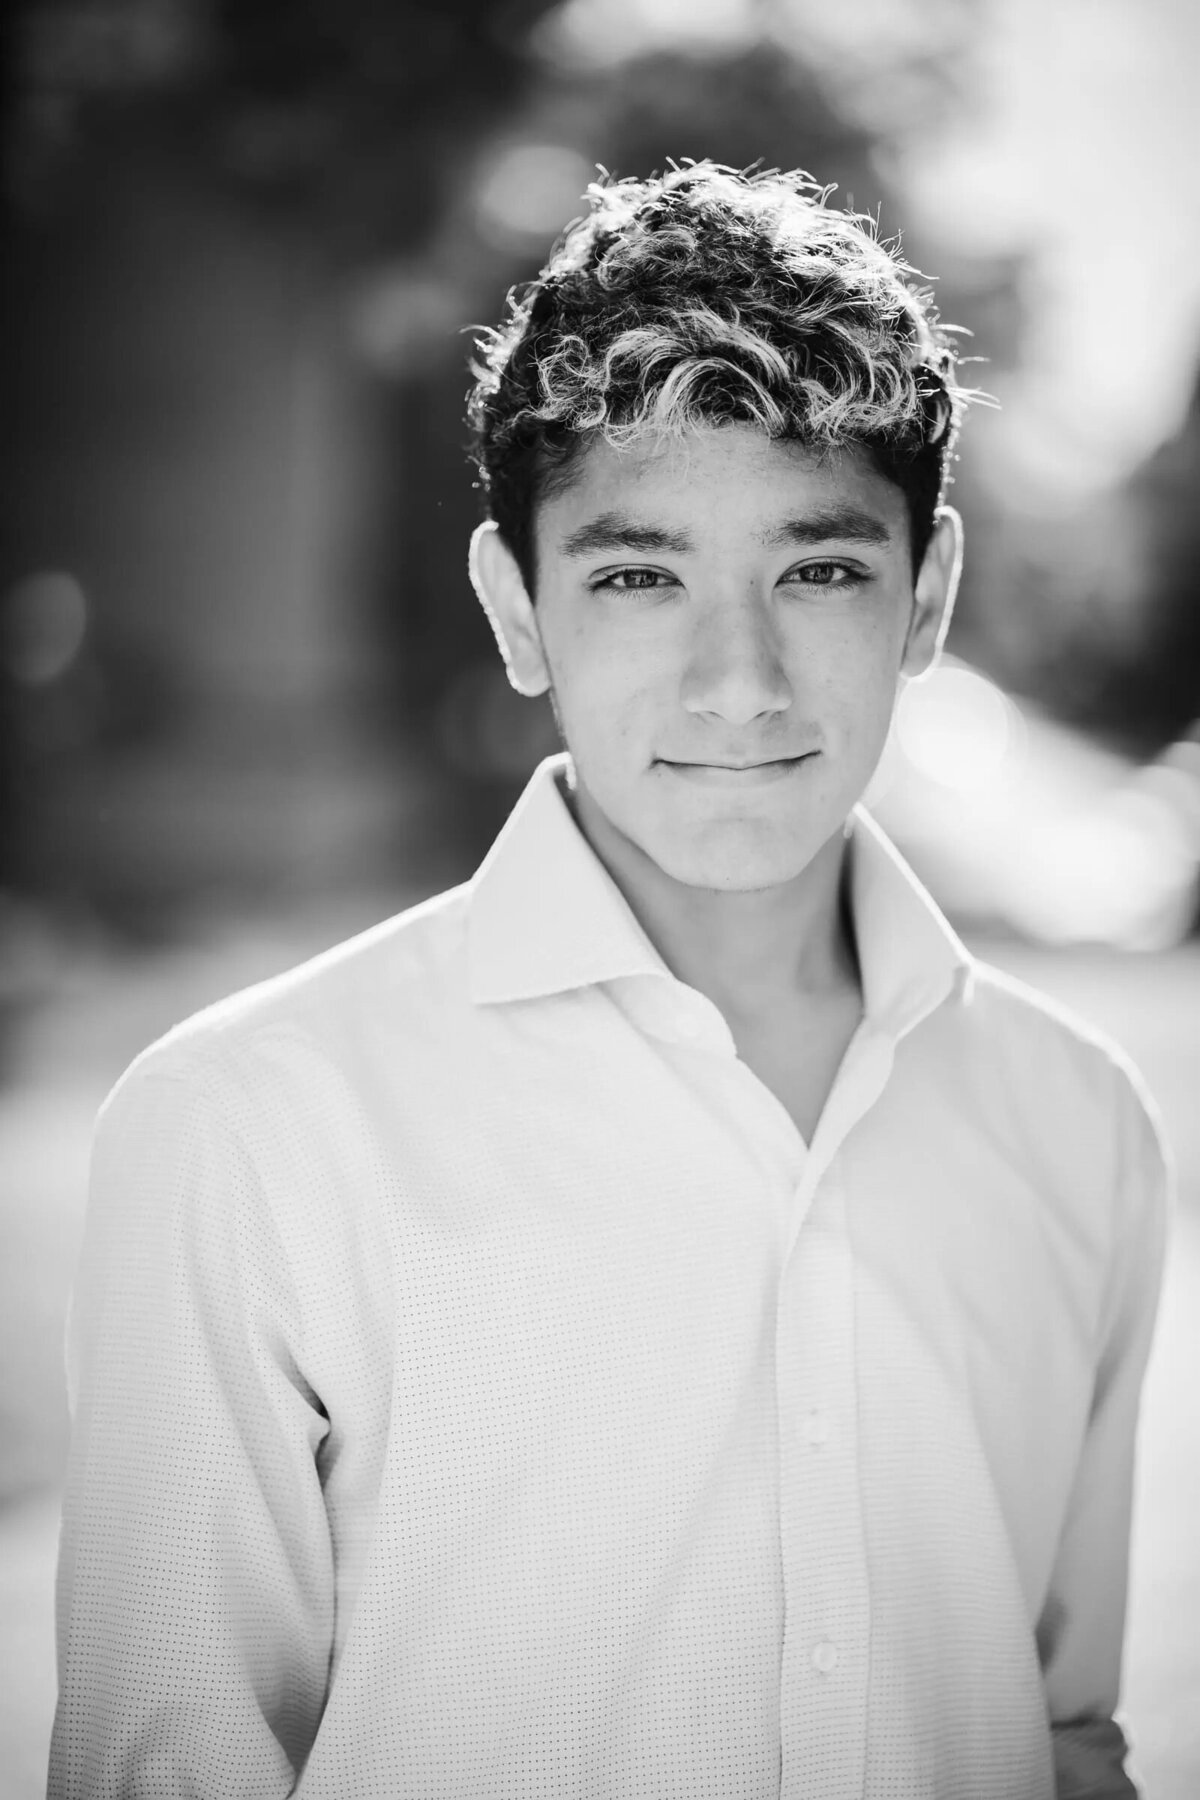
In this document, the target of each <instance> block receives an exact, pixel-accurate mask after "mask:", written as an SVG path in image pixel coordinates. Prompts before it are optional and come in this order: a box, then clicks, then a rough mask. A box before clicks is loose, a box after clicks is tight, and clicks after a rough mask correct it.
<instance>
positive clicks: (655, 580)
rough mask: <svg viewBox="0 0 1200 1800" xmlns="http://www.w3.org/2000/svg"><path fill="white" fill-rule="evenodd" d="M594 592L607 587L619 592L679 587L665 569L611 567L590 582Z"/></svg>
mask: <svg viewBox="0 0 1200 1800" xmlns="http://www.w3.org/2000/svg"><path fill="white" fill-rule="evenodd" d="M589 586H590V587H591V590H592V592H593V594H598V593H600V592H601V591H602V590H603V589H605V588H607V589H609V590H610V591H611V592H613V593H618V594H639V593H640V594H650V593H654V592H655V590H656V589H658V588H666V587H678V586H679V583H678V582H677V581H676V579H675V577H674V576H673V575H668V574H667V573H666V571H665V570H663V569H644V568H633V569H610V570H609V571H608V572H607V574H604V575H600V576H598V577H597V578H596V579H595V580H594V581H592V582H590V583H589Z"/></svg>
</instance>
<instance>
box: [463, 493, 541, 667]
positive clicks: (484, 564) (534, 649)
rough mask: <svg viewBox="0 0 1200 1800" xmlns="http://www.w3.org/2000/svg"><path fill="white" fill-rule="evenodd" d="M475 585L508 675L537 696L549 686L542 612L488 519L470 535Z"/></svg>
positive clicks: (469, 564) (502, 540)
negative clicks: (540, 623) (539, 615)
mask: <svg viewBox="0 0 1200 1800" xmlns="http://www.w3.org/2000/svg"><path fill="white" fill-rule="evenodd" d="M467 567H468V569H469V570H470V574H471V586H472V587H473V588H474V589H475V592H476V595H477V596H478V599H479V604H480V606H482V608H483V610H484V612H485V613H486V614H487V617H488V623H489V624H490V625H491V628H492V631H493V633H494V634H495V638H496V643H497V644H498V645H499V648H500V654H501V656H502V657H503V658H504V667H505V668H506V669H507V671H508V679H509V681H510V682H511V683H512V685H513V687H515V688H516V690H517V692H518V694H525V695H528V696H529V697H531V698H532V696H533V695H535V694H544V693H545V692H546V690H547V688H548V687H549V686H550V670H549V667H548V666H547V663H546V655H545V651H544V650H543V649H542V637H541V633H540V631H539V630H538V623H537V614H536V613H535V611H534V606H533V601H532V600H531V599H530V597H529V594H528V592H527V591H526V587H525V582H524V580H523V578H522V576H521V571H520V569H519V568H518V567H517V561H516V558H515V557H514V555H513V553H512V551H511V550H510V549H509V547H508V545H507V544H506V543H505V542H504V539H503V538H502V537H501V536H500V533H499V531H498V530H497V529H496V525H495V522H494V521H493V520H491V519H487V520H485V522H484V523H483V524H482V525H477V526H476V528H475V530H474V532H473V533H472V536H471V549H470V552H469V555H468V558H467Z"/></svg>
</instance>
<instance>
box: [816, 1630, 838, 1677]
mask: <svg viewBox="0 0 1200 1800" xmlns="http://www.w3.org/2000/svg"><path fill="white" fill-rule="evenodd" d="M812 1666H813V1668H814V1669H815V1670H816V1671H817V1673H818V1675H832V1674H833V1671H834V1670H835V1669H836V1668H837V1666H838V1649H837V1645H836V1644H831V1643H830V1642H829V1639H828V1638H822V1639H821V1642H820V1643H819V1644H814V1645H813V1653H812Z"/></svg>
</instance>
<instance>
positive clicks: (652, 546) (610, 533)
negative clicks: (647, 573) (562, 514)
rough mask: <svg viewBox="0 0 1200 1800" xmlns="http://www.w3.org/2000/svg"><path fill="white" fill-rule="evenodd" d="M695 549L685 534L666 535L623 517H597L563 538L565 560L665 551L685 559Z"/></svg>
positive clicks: (658, 526) (670, 533)
mask: <svg viewBox="0 0 1200 1800" xmlns="http://www.w3.org/2000/svg"><path fill="white" fill-rule="evenodd" d="M695 548H696V546H695V544H694V543H693V542H692V540H691V538H690V537H689V536H688V534H687V532H686V531H667V530H664V528H663V527H662V526H660V525H643V524H639V523H638V521H637V520H636V519H630V518H626V517H625V515H624V514H622V513H616V512H606V513H600V514H599V515H598V517H596V518H594V519H591V520H589V522H588V523H587V524H586V525H581V526H579V528H578V530H576V531H572V532H570V533H569V534H568V536H566V537H565V538H564V539H563V541H562V545H561V549H562V553H563V555H564V556H592V555H594V554H595V552H596V551H597V550H641V551H647V552H648V551H652V550H666V551H669V552H670V553H671V554H672V555H674V556H686V555H687V554H688V553H689V551H692V550H694V549H695Z"/></svg>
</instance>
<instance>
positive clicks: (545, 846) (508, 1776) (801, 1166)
mask: <svg viewBox="0 0 1200 1800" xmlns="http://www.w3.org/2000/svg"><path fill="white" fill-rule="evenodd" d="M567 773H568V771H567V770H566V769H565V768H564V763H563V759H561V758H560V759H550V761H549V762H548V763H546V764H543V766H542V768H541V769H539V771H538V772H537V774H536V775H535V776H534V777H533V779H532V781H531V783H530V786H529V788H528V790H527V791H526V794H525V796H524V797H523V799H522V801H521V802H520V803H519V805H518V807H517V809H516V811H515V813H514V815H513V817H512V819H510V821H509V823H508V825H507V827H506V828H505V831H504V832H503V833H502V834H501V837H500V839H499V840H498V842H497V844H496V846H495V847H494V848H493V851H492V852H491V854H490V856H489V858H488V859H487V861H486V862H485V863H484V865H483V867H482V869H481V870H480V872H479V874H478V875H477V876H476V878H475V880H474V881H473V882H472V883H469V884H468V885H467V886H466V887H465V888H461V889H457V890H455V891H454V892H452V893H450V894H446V895H442V896H439V897H438V898H437V899H436V900H434V901H431V902H429V903H427V904H426V905H424V906H422V907H419V908H417V909H415V910H413V911H412V912H409V913H407V914H404V915H402V916H401V917H399V918H398V919H395V920H392V921H389V922H388V923H386V924H385V925H383V926H381V927H378V928H377V929H376V930H374V931H372V932H370V933H367V934H366V935H364V936H363V937H360V938H358V939H356V940H354V941H353V942H351V943H349V944H346V945H343V946H341V947H340V948H339V949H337V950H336V951H332V952H330V953H329V954H328V955H326V956H324V957H321V958H318V959H317V960H316V961H315V962H313V963H310V964H307V965H306V966H305V967H303V968H302V969H299V970H297V971H294V972H293V973H291V974H289V975H286V976H284V977H281V978H280V979H278V980H276V981H274V982H271V983H268V984H266V985H264V986H263V987H260V988H257V989H254V990H251V991H250V992H248V993H246V994H243V995H240V996H237V997H235V998H234V999H233V1000H231V1001H228V1002H225V1003H223V1004H222V1005H221V1006H219V1007H217V1008H214V1009H212V1010H211V1011H209V1012H208V1013H206V1014H203V1015H201V1016H200V1017H198V1018H197V1019H195V1020H192V1021H190V1022H188V1023H187V1024H186V1025H184V1026H181V1027H180V1028H179V1029H177V1030H176V1031H175V1032H173V1033H172V1034H171V1035H170V1036H169V1037H168V1038H166V1039H164V1040H163V1041H162V1042H161V1043H160V1044H158V1045H156V1046H155V1047H154V1048H153V1049H151V1050H150V1051H148V1052H147V1053H146V1054H145V1056H143V1057H142V1058H140V1059H139V1061H138V1062H137V1063H136V1064H135V1065H134V1066H133V1068H132V1069H131V1070H130V1071H129V1072H128V1073H127V1075H126V1076H125V1078H124V1079H123V1081H122V1083H121V1084H120V1085H119V1086H118V1088H117V1089H116V1091H115V1092H114V1094H113V1095H112V1096H111V1097H110V1099H109V1101H108V1102H107V1103H106V1107H105V1109H104V1112H103V1113H102V1116H101V1121H100V1125H99V1129H98V1135H97V1142H96V1150H95V1157H94V1165H93V1182H92V1191H91V1197H90V1202H89V1209H88V1219H87V1227H86V1237H85V1244H84V1249H83V1256H82V1261H81V1265H80V1272H79V1278H78V1283H77V1288H76V1293H75V1297H74V1301H73V1307H72V1316H71V1324H70V1334H69V1372H70V1385H71V1395H72V1405H73V1412H74V1430H73V1438H72V1451H71V1465H70V1474H69V1485H68V1492H67V1497H66V1506H65V1513H64V1525H63V1539H62V1551H61V1560H60V1569H59V1587H58V1632H59V1663H60V1700H59V1709H58V1714H57V1718H56V1722H55V1730H54V1739H53V1747H52V1753H51V1770H50V1786H49V1794H50V1800H84V1797H86V1800H118V1797H120V1800H235V1797H236V1800H241V1797H246V1800H249V1797H250V1796H254V1797H256V1800H257V1797H261V1800H268V1797H270V1800H278V1797H282V1796H284V1795H289V1794H292V1793H296V1794H299V1795H302V1796H304V1800H452V1797H454V1800H459V1797H461V1800H501V1797H505V1800H510V1797H511V1800H516V1797H517V1796H520V1797H521V1800H541V1797H545V1800H551V1797H553V1800H643V1797H644V1800H650V1797H651V1796H653V1797H654V1800H767V1797H768V1796H770V1797H771V1800H778V1797H780V1796H782V1797H785V1800H852V1797H853V1800H1053V1796H1054V1795H1055V1792H1056V1783H1057V1788H1058V1792H1059V1794H1060V1795H1067V1794H1069V1793H1072V1792H1079V1793H1083V1792H1085V1791H1086V1792H1096V1793H1103V1794H1105V1795H1106V1796H1119V1795H1122V1794H1132V1793H1133V1792H1134V1789H1133V1787H1132V1785H1131V1784H1130V1783H1129V1781H1128V1779H1127V1778H1126V1776H1125V1775H1123V1774H1122V1772H1121V1770H1122V1759H1123V1756H1124V1751H1125V1740H1124V1737H1123V1734H1122V1730H1121V1727H1120V1725H1119V1724H1117V1723H1115V1722H1114V1719H1113V1715H1114V1711H1115V1709H1116V1707H1117V1703H1118V1697H1119V1676H1120V1652H1121V1639H1122V1633H1123V1629H1124V1601H1125V1570H1126V1560H1127V1547H1128V1525H1129V1504H1130V1491H1131V1478H1132V1458H1133V1446H1134V1434H1135V1422H1136V1413H1137V1403H1138V1394H1139V1389H1140V1384H1141V1379H1142V1374H1143V1370H1144V1366H1145V1361H1146V1356H1147V1353H1148V1347H1149V1341H1150V1334H1151V1328H1152V1324H1153V1317H1154V1310H1155V1303H1156V1297H1157V1292H1158V1285H1159V1280H1160V1274H1161V1264H1162V1254H1163V1237H1164V1221H1165V1214H1166V1186H1167V1181H1166V1171H1165V1165H1164V1159H1163V1153H1162V1149H1161V1146H1160V1142H1159V1139H1158V1135H1157V1131H1156V1126H1155V1124H1154V1121H1153V1117H1152V1113H1151V1111H1150V1109H1149V1106H1148V1102H1147V1100H1146V1097H1145V1095H1144V1092H1143V1090H1142V1089H1141V1086H1140V1083H1139V1082H1138V1079H1137V1077H1136V1075H1135V1074H1134V1073H1133V1072H1132V1071H1131V1070H1130V1069H1129V1067H1128V1065H1127V1063H1126V1062H1125V1061H1124V1059H1123V1058H1122V1057H1121V1056H1120V1054H1119V1053H1118V1052H1116V1051H1114V1050H1113V1049H1112V1048H1111V1047H1110V1046H1108V1045H1106V1044H1105V1043H1104V1042H1103V1041H1102V1040H1100V1039H1098V1038H1097V1037H1095V1036H1094V1035H1092V1034H1089V1033H1088V1032H1087V1031H1086V1030H1084V1029H1083V1028H1081V1027H1078V1026H1077V1025H1075V1024H1073V1023H1072V1022H1070V1021H1068V1020H1066V1019H1065V1018H1064V1017H1062V1016H1060V1015H1059V1014H1057V1013H1056V1012H1054V1011H1053V1010H1052V1009H1050V1008H1049V1007H1048V1006H1046V1005H1045V1004H1044V1003H1042V1002H1040V1001H1038V1000H1037V999H1035V998H1034V997H1033V996H1032V995H1030V994H1028V993H1026V992H1025V991H1024V990H1022V989H1021V988H1019V987H1018V986H1017V985H1016V984H1014V983H1011V982H1009V981H1007V980H1006V979H1004V978H1002V977H1000V976H999V975H997V974H995V973H994V972H992V971H990V970H988V969H987V968H986V967H984V966H982V965H980V964H978V963H975V962H974V961H973V960H972V959H971V958H969V957H968V956H967V954H966V952H965V951H964V950H963V948H962V946H961V945H960V944H959V943H958V941H957V939H956V938H955V937H954V935H953V933H952V932H951V931H950V929H949V927H948V926H947V925H946V923H945V921H944V920H943V919H942V918H941V916H940V914H938V913H937V911H936V909H935V908H934V907H933V904H932V902H931V901H930V900H929V898H928V896H927V895H925V893H924V891H923V890H922V889H920V888H919V886H918V885H917V884H916V882H915V881H914V879H913V877H912V876H911V875H910V874H909V873H908V871H907V870H906V869H905V868H904V866H903V864H901V863H900V861H899V859H898V858H897V857H896V855H895V853H894V851H892V849H891V847H890V846H889V845H888V844H887V842H886V840H885V839H883V838H882V835H881V834H880V833H879V832H878V829H877V828H876V827H875V826H874V825H873V823H872V822H871V821H870V819H869V817H868V816H867V815H866V814H863V813H861V812H860V813H858V814H856V817H855V823H854V830H853V834H852V838H851V844H850V855H851V873H852V890H851V891H852V902H853V908H854V916H855V921H856V929H857V932H858V937H859V951H860V960H861V962H862V966H863V974H864V988H865V1004H866V1016H865V1019H864V1022H863V1024H862V1026H861V1028H860V1030H859V1032H858V1034H857V1035H856V1037H855V1039H854V1041H853V1042H852V1044H851V1046H850V1049H849V1051H848V1052H847V1055H846V1058H845V1061H844V1063H843V1065H842V1068H841V1070H840V1072H839V1076H838V1079H837V1082H836V1083H835V1086H834V1089H833V1092H832V1094H831V1096H830V1099H829V1102H828V1104H827V1106H826V1108H825V1111H824V1113H823V1115H822V1119H821V1123H820V1125H819V1127H818V1129H817V1131H816V1134H815V1136H814V1138H813V1141H812V1143H811V1144H805V1143H804V1142H803V1140H802V1139H801V1137H800V1135H799V1133H798V1132H797V1130H796V1128H795V1126H794V1125H793V1123H792V1121H791V1119H790V1118H789V1116H788V1114H787V1113H786V1111H785V1110H784V1108H783V1106H782V1105H781V1104H780V1103H779V1101H778V1100H776V1098H775V1097H774V1095H773V1094H771V1093H770V1091H769V1090H768V1089H767V1088H766V1087H765V1086H764V1085H763V1084H762V1083H761V1082H760V1081H758V1079H757V1078H756V1077H755V1076H754V1075H753V1074H752V1073H751V1071H750V1070H749V1069H748V1068H747V1066H746V1065H745V1064H744V1063H742V1062H741V1061H740V1059H739V1058H738V1056H737V1054H736V1050H735V1047H734V1043H733V1039H732V1037H731V1035H730V1032H729V1030H728V1027H727V1025H726V1023H725V1021H724V1020H723V1019H722V1017H721V1015H720V1014H719V1012H717V1010H716V1009H715V1008H714V1007H713V1006H712V1005H711V1003H710V1002H709V1001H708V1000H706V999H705V998H704V997H703V996H702V995H700V994H699V993H697V992H695V991H694V990H693V989H691V988H688V987H686V986H684V985H682V984H681V983H679V982H678V981H676V980H674V978H673V977H671V976H670V974H669V973H668V972H667V970H666V969H665V967H664V965H663V964H662V962H661V959H660V958H659V957H658V956H657V954H656V952H655V951H654V949H653V948H652V946H651V945H650V944H649V943H648V942H647V940H646V939H645V937H644V936H643V935H642V933H641V932H640V930H639V929H638V927H637V925H636V923H635V922H634V919H633V917H632V914H631V913H630V912H629V910H628V908H627V907H626V906H625V903H624V901H623V900H622V898H621V896H620V895H619V893H618V891H617V890H616V888H615V887H614V886H613V884H612V883H611V881H610V880H609V878H608V877H607V875H606V874H605V873H604V871H603V869H602V868H601V866H600V864H599V863H598V862H597V861H596V859H595V858H594V857H593V855H592V854H591V852H590V850H589V849H588V848H587V846H586V844H585V842H584V840H583V839H582V837H581V836H580V834H579V833H578V831H577V829H576V827H575V825H574V822H573V820H572V818H571V814H570V812H569V810H568V807H567V804H566V802H565V800H564V797H563V793H562V791H561V789H560V786H559V782H560V780H561V779H562V778H563V777H564V775H566V774H567ZM1084 1783H1090V1784H1091V1785H1089V1786H1087V1787H1086V1788H1085V1786H1084V1785H1083V1784H1084Z"/></svg>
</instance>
